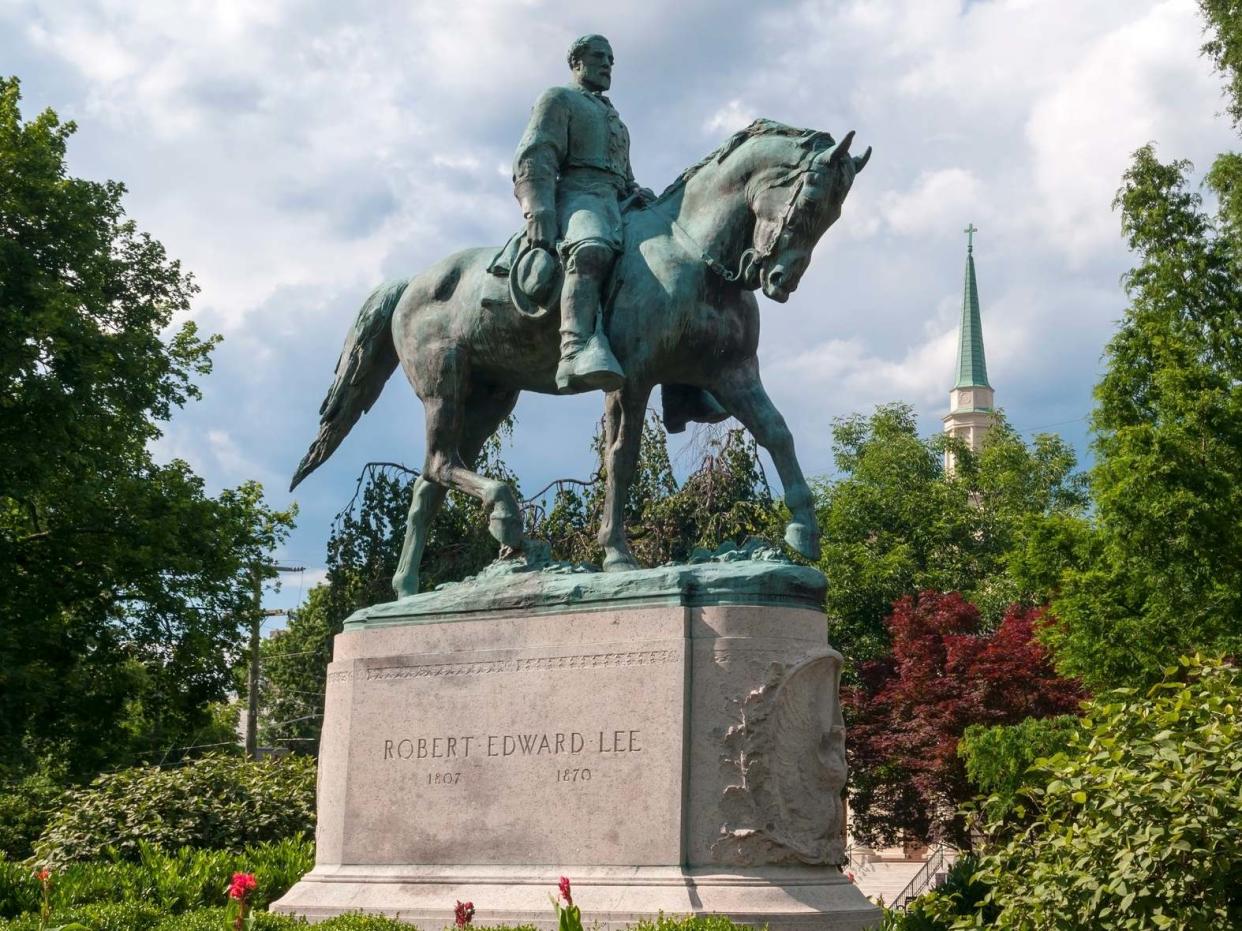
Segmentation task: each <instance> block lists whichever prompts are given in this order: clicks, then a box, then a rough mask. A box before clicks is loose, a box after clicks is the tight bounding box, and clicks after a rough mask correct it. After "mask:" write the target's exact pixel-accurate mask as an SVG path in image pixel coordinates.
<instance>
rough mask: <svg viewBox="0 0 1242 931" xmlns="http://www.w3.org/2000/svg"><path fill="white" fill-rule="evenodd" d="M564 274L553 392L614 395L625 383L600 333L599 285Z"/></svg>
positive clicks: (570, 272) (571, 272)
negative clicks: (609, 392) (559, 351)
mask: <svg viewBox="0 0 1242 931" xmlns="http://www.w3.org/2000/svg"><path fill="white" fill-rule="evenodd" d="M571 261H572V260H571ZM567 271H568V274H567V275H566V277H565V285H564V290H563V293H562V294H561V361H560V364H559V365H557V367H556V388H557V390H558V391H559V392H560V393H561V394H575V393H578V392H581V391H615V390H616V389H618V388H620V387H621V386H622V385H623V384H624V383H625V372H624V371H623V370H622V368H621V363H619V362H618V361H617V357H616V356H614V355H613V354H612V349H611V347H610V346H609V345H608V338H607V337H606V336H605V335H604V333H603V326H602V321H601V319H600V317H601V314H600V305H599V284H598V283H597V282H596V281H593V280H591V279H590V278H588V277H587V276H585V275H583V274H581V273H580V272H578V271H577V270H571V269H568V268H567Z"/></svg>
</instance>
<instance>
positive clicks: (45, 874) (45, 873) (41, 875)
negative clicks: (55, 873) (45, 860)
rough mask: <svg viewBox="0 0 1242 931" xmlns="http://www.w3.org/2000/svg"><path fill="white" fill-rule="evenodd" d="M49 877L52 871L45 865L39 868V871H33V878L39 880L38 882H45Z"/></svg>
mask: <svg viewBox="0 0 1242 931" xmlns="http://www.w3.org/2000/svg"><path fill="white" fill-rule="evenodd" d="M51 878H52V871H51V870H49V869H48V868H47V867H44V868H43V869H41V870H39V872H37V873H35V879H37V880H39V882H41V883H45V882H47V881H48V880H49V879H51Z"/></svg>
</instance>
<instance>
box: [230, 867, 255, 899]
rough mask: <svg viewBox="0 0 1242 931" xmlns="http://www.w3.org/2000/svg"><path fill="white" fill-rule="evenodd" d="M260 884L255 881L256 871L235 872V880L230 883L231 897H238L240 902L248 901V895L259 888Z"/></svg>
mask: <svg viewBox="0 0 1242 931" xmlns="http://www.w3.org/2000/svg"><path fill="white" fill-rule="evenodd" d="M258 886H259V884H258V883H257V882H256V881H255V878H254V873H234V874H233V881H232V882H231V883H229V898H230V899H236V900H237V901H238V902H244V901H246V897H247V896H248V895H250V893H252V892H254V890H255V889H257V888H258Z"/></svg>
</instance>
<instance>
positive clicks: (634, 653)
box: [329, 649, 682, 682]
mask: <svg viewBox="0 0 1242 931" xmlns="http://www.w3.org/2000/svg"><path fill="white" fill-rule="evenodd" d="M681 659H682V653H681V651H680V650H676V649H671V650H631V651H626V652H614V653H585V654H576V655H572V656H536V657H519V658H516V659H504V660H485V661H481V662H473V663H425V664H418V665H410V666H372V667H369V668H368V669H366V681H368V682H382V681H393V680H401V679H431V678H441V677H447V676H480V675H494V674H495V673H502V672H531V671H541V670H552V669H603V668H615V667H621V666H662V665H666V664H668V663H677V662H680V661H681ZM332 675H344V674H342V673H331V674H329V677H331V676H332ZM351 675H352V674H351Z"/></svg>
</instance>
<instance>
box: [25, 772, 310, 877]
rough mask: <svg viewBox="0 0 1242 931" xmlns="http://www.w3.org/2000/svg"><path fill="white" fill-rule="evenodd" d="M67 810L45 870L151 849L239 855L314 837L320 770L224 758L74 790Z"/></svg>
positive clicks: (47, 843)
mask: <svg viewBox="0 0 1242 931" xmlns="http://www.w3.org/2000/svg"><path fill="white" fill-rule="evenodd" d="M61 805H62V807H61V810H60V811H59V812H58V813H57V814H56V816H55V817H53V819H52V820H51V822H50V823H49V824H48V826H47V830H46V831H44V833H43V836H42V837H41V838H40V839H39V841H38V843H37V844H36V845H35V851H36V854H37V856H38V857H39V859H40V860H41V861H43V862H49V863H64V862H68V861H74V860H94V859H99V858H101V857H103V856H104V855H105V853H106V852H109V853H111V852H114V853H115V855H116V856H118V857H120V858H122V859H127V860H137V859H138V858H139V855H140V854H139V851H140V842H143V841H145V842H147V843H150V844H153V845H155V846H158V847H162V848H165V849H170V850H172V849H177V848H180V847H185V846H189V847H198V848H203V849H208V850H230V851H239V850H241V849H242V848H244V847H246V846H247V845H251V844H257V843H261V842H263V841H274V840H281V839H283V838H290V837H298V836H310V835H312V834H313V833H314V828H315V763H314V760H312V759H309V758H307V757H300V756H288V757H279V758H275V759H271V760H266V761H263V762H258V763H253V762H250V761H247V760H244V759H241V758H240V757H231V756H224V755H219V754H216V755H212V756H207V757H204V758H202V759H200V760H195V761H194V762H193V763H192V764H190V765H187V766H182V767H179V768H176V769H160V768H159V767H136V768H134V769H127V770H122V771H120V772H117V773H110V774H107V775H104V776H100V777H99V778H98V779H96V780H95V781H94V782H93V783H91V785H90V787H88V788H85V789H75V790H70V791H69V792H67V793H66V795H65V797H64V800H63V802H62V803H61Z"/></svg>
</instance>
